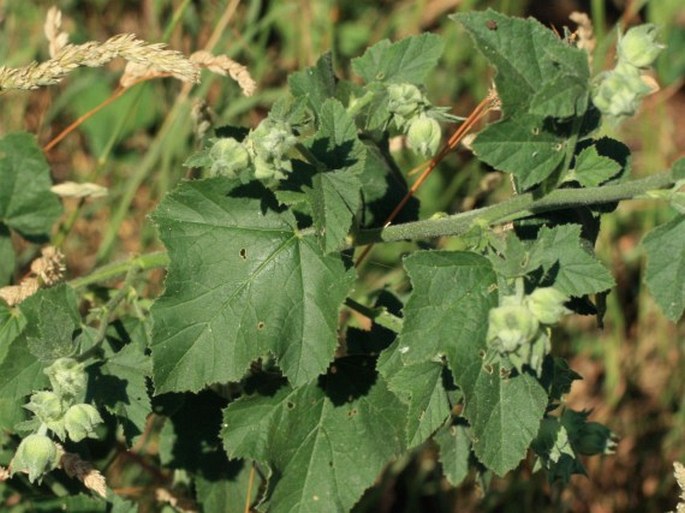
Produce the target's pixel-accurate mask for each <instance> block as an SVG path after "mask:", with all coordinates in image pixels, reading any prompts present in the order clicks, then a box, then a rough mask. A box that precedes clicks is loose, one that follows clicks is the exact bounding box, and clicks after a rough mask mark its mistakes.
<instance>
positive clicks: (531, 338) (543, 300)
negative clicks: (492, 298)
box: [487, 287, 570, 375]
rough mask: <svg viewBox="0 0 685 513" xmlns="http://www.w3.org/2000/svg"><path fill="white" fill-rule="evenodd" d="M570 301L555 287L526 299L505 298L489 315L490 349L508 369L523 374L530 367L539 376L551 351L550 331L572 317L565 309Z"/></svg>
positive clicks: (534, 292) (543, 289)
mask: <svg viewBox="0 0 685 513" xmlns="http://www.w3.org/2000/svg"><path fill="white" fill-rule="evenodd" d="M568 299H569V298H568V297H567V296H566V295H565V294H563V293H562V292H560V291H559V290H557V289H555V288H553V287H543V288H538V289H535V290H534V291H533V292H532V293H531V294H530V295H528V296H525V297H523V298H521V297H519V296H516V295H514V296H504V297H503V298H502V299H501V301H500V305H499V306H497V307H495V308H493V309H491V310H490V313H489V317H488V333H487V343H488V348H489V349H490V350H491V351H493V354H494V355H495V356H496V357H499V360H500V362H501V363H503V364H504V366H505V367H509V368H511V367H514V368H516V369H517V370H518V371H519V372H520V371H521V370H522V369H523V366H524V365H527V366H528V367H530V368H531V369H532V370H533V371H535V373H536V374H538V375H540V374H541V372H542V364H543V362H544V359H545V356H546V355H547V354H548V353H549V352H550V350H551V342H550V338H549V327H550V326H553V325H554V324H556V323H557V322H559V320H560V319H561V318H562V317H563V316H564V315H566V314H568V313H570V311H569V310H568V309H567V308H566V307H565V306H564V303H565V302H566V301H568Z"/></svg>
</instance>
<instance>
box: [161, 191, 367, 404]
mask: <svg viewBox="0 0 685 513" xmlns="http://www.w3.org/2000/svg"><path fill="white" fill-rule="evenodd" d="M153 218H154V220H155V222H156V223H157V225H158V226H159V230H160V236H161V238H162V241H163V242H164V243H165V245H166V246H167V248H168V250H169V256H170V259H171V263H170V266H169V274H168V277H167V282H166V290H165V292H164V294H163V295H162V297H160V298H159V300H158V301H157V302H156V303H155V304H154V305H153V307H152V310H151V315H152V318H153V321H154V328H153V336H152V343H151V348H152V360H153V378H154V382H155V387H156V392H157V393H162V392H168V391H183V390H190V391H197V390H199V389H201V388H203V387H204V386H205V385H208V384H210V383H215V382H226V381H237V380H239V379H240V378H241V377H242V376H243V374H244V373H245V370H246V369H247V367H248V366H249V364H250V363H251V362H252V361H254V360H255V359H257V358H259V357H261V356H264V355H266V354H273V355H274V357H275V358H276V360H277V362H278V365H279V366H280V367H281V369H282V370H283V372H284V373H285V375H286V376H287V377H288V379H289V380H290V381H291V383H293V384H296V385H297V384H303V383H306V382H307V381H309V380H311V379H312V378H314V377H316V376H317V375H318V374H320V373H321V372H323V371H324V370H325V369H326V368H327V366H328V363H329V362H330V361H331V359H332V358H333V353H334V351H335V347H336V345H337V333H336V328H337V322H338V311H339V309H340V306H341V304H342V301H343V299H344V298H345V297H346V295H347V293H348V291H349V290H350V288H351V285H352V281H353V279H354V272H353V270H351V269H349V268H348V267H347V265H346V263H345V262H344V261H343V260H342V258H341V257H340V256H339V255H331V256H326V255H324V254H323V252H322V251H321V248H320V246H319V244H318V242H317V240H316V238H315V237H313V236H309V235H306V236H305V235H302V234H301V233H300V232H299V231H298V229H297V225H296V223H295V218H294V216H293V214H292V213H291V212H288V211H283V212H279V211H277V207H276V205H275V204H274V202H273V200H272V197H271V196H270V193H269V192H268V191H267V190H266V189H264V188H263V187H262V186H260V185H259V184H256V183H252V184H248V185H241V184H239V183H237V182H235V181H231V180H229V179H225V178H215V179H211V180H204V181H196V182H187V183H184V184H182V185H181V186H180V187H178V188H177V189H176V190H175V191H174V192H172V193H171V194H169V195H168V196H167V197H166V198H165V199H164V201H163V202H162V203H161V204H160V206H159V208H158V209H157V211H156V212H155V213H154V215H153Z"/></svg>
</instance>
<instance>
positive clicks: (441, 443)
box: [434, 424, 471, 486]
mask: <svg viewBox="0 0 685 513" xmlns="http://www.w3.org/2000/svg"><path fill="white" fill-rule="evenodd" d="M434 438H435V441H436V443H437V444H438V447H439V449H440V456H439V459H440V463H441V464H442V471H443V473H444V474H445V477H446V478H447V481H449V483H450V484H451V485H452V486H459V485H460V484H461V482H462V481H463V480H464V479H465V478H466V476H467V475H468V473H469V455H470V454H471V439H470V438H469V435H468V428H467V427H466V426H464V425H459V424H455V425H450V426H445V427H443V428H442V429H440V431H438V432H437V433H435V437H434Z"/></svg>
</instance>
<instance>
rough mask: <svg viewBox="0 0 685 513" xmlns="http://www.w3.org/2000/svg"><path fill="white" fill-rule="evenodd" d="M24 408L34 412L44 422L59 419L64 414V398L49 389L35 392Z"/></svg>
mask: <svg viewBox="0 0 685 513" xmlns="http://www.w3.org/2000/svg"><path fill="white" fill-rule="evenodd" d="M24 408H26V409H27V410H29V411H31V412H33V413H34V415H35V416H36V417H38V420H40V421H41V422H42V423H43V424H47V423H48V422H52V421H55V420H59V419H61V418H62V416H63V415H64V406H63V403H62V399H60V397H59V396H58V395H57V394H56V393H54V392H52V391H49V390H44V391H41V392H35V393H34V394H33V395H31V399H30V400H29V402H28V404H26V405H24Z"/></svg>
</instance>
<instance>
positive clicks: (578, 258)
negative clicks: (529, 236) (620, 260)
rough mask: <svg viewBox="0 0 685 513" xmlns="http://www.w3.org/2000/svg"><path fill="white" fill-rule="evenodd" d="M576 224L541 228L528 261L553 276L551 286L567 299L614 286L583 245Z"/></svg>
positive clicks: (605, 271) (605, 270) (611, 279)
mask: <svg viewBox="0 0 685 513" xmlns="http://www.w3.org/2000/svg"><path fill="white" fill-rule="evenodd" d="M580 228H581V227H580V225H577V224H567V225H560V226H555V227H553V228H548V227H546V226H543V227H542V228H541V229H540V232H539V234H538V239H537V241H536V242H535V245H534V246H533V250H532V256H531V259H533V260H535V261H540V262H541V263H542V266H543V268H544V269H545V271H546V272H548V273H551V274H552V276H553V277H554V287H555V288H558V289H559V290H560V291H562V292H564V293H565V294H568V295H569V296H577V297H580V296H583V295H585V294H595V293H597V292H602V291H605V290H607V289H610V288H611V287H613V286H614V285H615V282H614V278H613V277H612V276H611V273H609V271H608V270H607V268H606V267H605V266H604V265H603V264H602V263H601V262H600V261H599V260H598V259H597V258H596V257H595V256H594V255H593V254H592V252H591V251H590V250H588V249H586V248H585V247H584V246H583V242H582V241H581V238H580Z"/></svg>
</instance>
